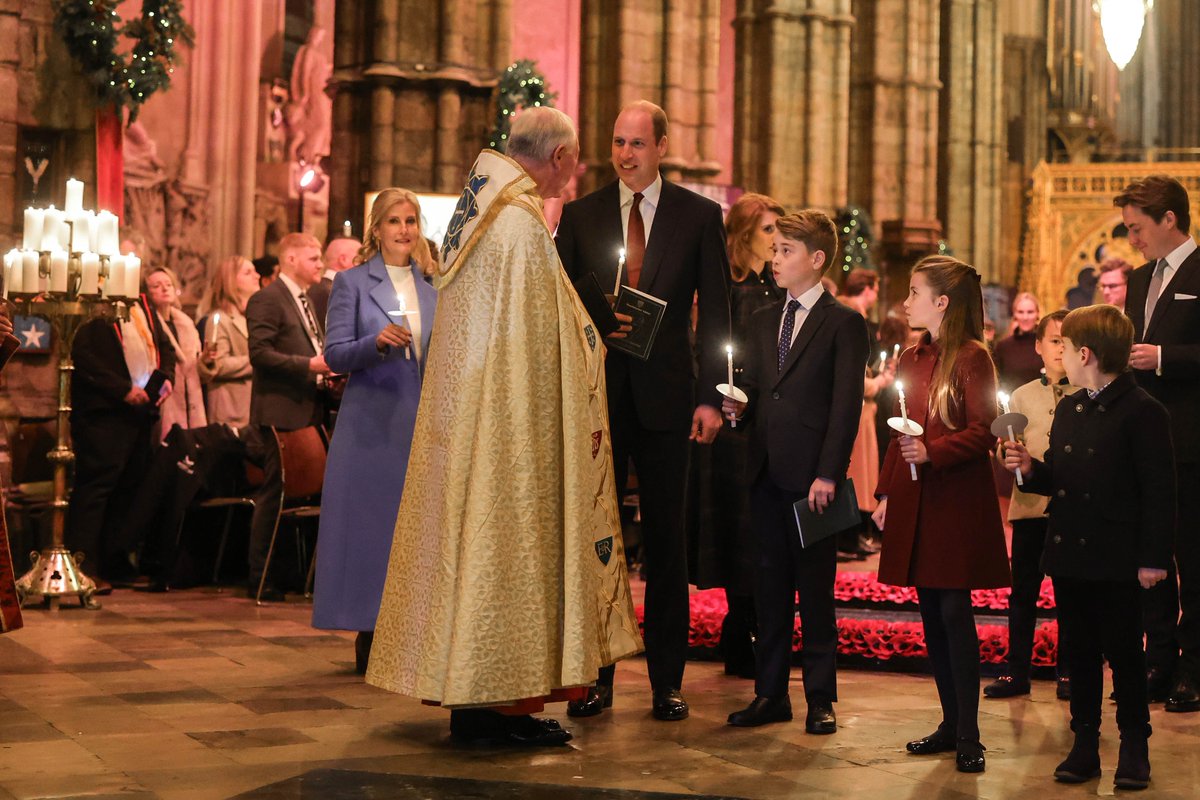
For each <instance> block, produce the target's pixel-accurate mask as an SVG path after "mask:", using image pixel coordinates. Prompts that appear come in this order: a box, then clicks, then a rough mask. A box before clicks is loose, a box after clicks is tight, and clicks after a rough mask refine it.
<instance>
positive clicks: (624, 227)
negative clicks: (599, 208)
mask: <svg viewBox="0 0 1200 800" xmlns="http://www.w3.org/2000/svg"><path fill="white" fill-rule="evenodd" d="M662 183H663V181H662V175H661V174H660V175H659V176H658V177H656V178H655V179H654V183H652V184H650V185H649V186H647V187H646V188H645V189H643V190H642V203H641V205H640V206H639V208H640V209H641V211H642V223H643V224H644V227H645V228H646V242H648V241H650V228H651V227H652V226H653V225H654V212H655V211H657V210H658V199H659V197H660V196H661V195H662ZM617 189H618V191H619V192H620V193H621V241H622V242H625V249H626V250H628V249H629V209H631V208H632V207H633V189H630V188H629V187H628V186H626V185H625V183H624V182H623V181H617ZM642 244H643V245H644V244H645V242H643V243H642Z"/></svg>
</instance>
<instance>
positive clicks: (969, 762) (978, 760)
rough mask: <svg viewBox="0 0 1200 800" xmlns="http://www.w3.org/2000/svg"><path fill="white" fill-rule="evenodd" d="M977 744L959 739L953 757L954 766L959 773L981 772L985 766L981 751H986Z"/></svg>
mask: <svg viewBox="0 0 1200 800" xmlns="http://www.w3.org/2000/svg"><path fill="white" fill-rule="evenodd" d="M986 749H987V748H985V747H984V746H983V745H981V744H980V743H979V742H972V741H968V740H966V739H960V740H959V741H958V745H957V747H956V750H957V751H958V752H957V755H955V756H954V766H955V767H957V768H958V771H959V772H983V768H984V766H985V764H984V760H983V751H984V750H986Z"/></svg>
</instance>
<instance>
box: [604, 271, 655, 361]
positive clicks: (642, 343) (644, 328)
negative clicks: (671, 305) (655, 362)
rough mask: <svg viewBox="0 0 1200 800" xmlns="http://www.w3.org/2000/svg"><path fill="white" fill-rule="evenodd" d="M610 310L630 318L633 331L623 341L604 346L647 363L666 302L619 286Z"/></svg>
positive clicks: (627, 287)
mask: <svg viewBox="0 0 1200 800" xmlns="http://www.w3.org/2000/svg"><path fill="white" fill-rule="evenodd" d="M613 311H614V312H616V313H618V314H628V315H629V316H630V317H631V318H632V319H633V323H632V325H633V330H631V331H630V332H629V334H628V335H627V336H626V337H625V338H624V339H609V340H607V341H606V342H605V344H607V346H608V347H609V348H610V349H612V350H620V351H621V352H623V353H628V354H629V355H631V356H635V357H637V358H640V359H642V360H643V361H646V360H648V359H649V358H650V351H651V349H653V347H654V337H655V336H657V335H658V326H659V325H660V324H661V323H662V319H663V316H664V315H665V314H666V313H667V303H666V301H665V300H659V299H658V298H657V297H655V296H654V295H649V294H646V293H645V292H639V291H638V290H637V289H634V288H633V287H632V286H622V287H621V290H620V291H619V292H617V302H616V303H615V304H614V306H613Z"/></svg>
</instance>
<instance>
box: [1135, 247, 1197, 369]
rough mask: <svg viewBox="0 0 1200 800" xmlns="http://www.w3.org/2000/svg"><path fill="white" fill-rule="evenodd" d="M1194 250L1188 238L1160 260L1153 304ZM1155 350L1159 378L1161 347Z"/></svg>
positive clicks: (1147, 324) (1156, 265)
mask: <svg viewBox="0 0 1200 800" xmlns="http://www.w3.org/2000/svg"><path fill="white" fill-rule="evenodd" d="M1195 250H1196V240H1195V239H1193V238H1192V237H1190V236H1189V237H1188V238H1187V241H1186V242H1184V243H1183V244H1181V245H1179V247H1176V248H1175V249H1174V250H1172V251H1171V252H1169V253H1167V257H1166V258H1164V259H1162V260H1163V261H1165V262H1166V265H1165V266H1164V267H1163V278H1162V286H1161V287H1160V288H1159V292H1158V297H1156V298H1155V299H1154V300H1155V303H1157V302H1158V301H1160V300H1162V298H1163V295H1165V294H1166V293H1167V289H1168V288H1169V287H1170V285H1171V278H1174V277H1175V273H1176V272H1178V271H1179V268H1180V267H1181V266H1183V262H1184V261H1186V260H1187V258H1188V256H1190V255H1191V254H1192V253H1193V252H1195ZM1154 268H1155V269H1158V263H1157V262H1155V264H1154ZM1142 327H1143V330H1145V329H1146V328H1149V327H1150V320H1146V321H1145V322H1143V323H1142ZM1143 335H1144V334H1143ZM1155 349H1156V350H1157V351H1158V353H1157V355H1158V366H1157V367H1156V368H1155V370H1154V372H1155V373H1156V374H1157V375H1159V376H1161V375H1162V345H1158V346H1157V347H1156V348H1155Z"/></svg>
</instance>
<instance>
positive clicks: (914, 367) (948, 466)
mask: <svg viewBox="0 0 1200 800" xmlns="http://www.w3.org/2000/svg"><path fill="white" fill-rule="evenodd" d="M904 310H905V312H906V313H907V315H908V323H909V325H911V326H912V327H913V328H924V329H925V331H926V332H925V334H924V335H923V336H922V337H921V340H920V342H919V343H918V344H917V345H916V346H915V347H911V348H909V349H908V350H906V351H904V353H903V354H902V355H901V356H900V363H899V367H898V374H897V378H898V380H897V382H896V386H897V387H900V386H901V385H902V386H903V389H904V395H905V399H906V400H907V412H908V417H909V419H912V420H913V421H915V422H917V423H919V424H920V425H921V426H922V427H923V428H924V429H925V433H924V434H923V435H922V436H918V437H913V436H898V435H896V434H893V438H892V441H891V444H890V445H889V447H888V451H887V455H886V456H885V458H884V463H883V468H882V470H881V473H880V477H879V495H880V499H881V502H880V504H879V508H878V509H877V510H876V512H875V514H874V519H875V522H876V524H878V525H879V527H880V529H881V530H882V529H884V526H885V524H886V531H887V535H886V536H885V537H884V545H883V552H882V555H881V556H880V562H879V580H881V581H883V582H884V583H890V584H894V585H897V586H915V587H917V596H918V599H919V601H920V607H921V621H922V623H923V625H924V627H925V645H926V647H927V649H928V651H929V660H930V662H931V663H932V665H933V677H934V681H935V682H936V683H937V690H938V699H939V700H940V701H941V704H942V724H941V725H939V726H938V729H937V730H936V731H934V732H933V733H932V734H930V735H929V736H926V737H925V738H923V739H918V740H916V741H913V742H909V743H908V751H909V752H910V753H915V754H917V755H926V754H931V753H941V752H948V751H951V750H955V751H957V765H958V769H959V771H961V772H982V771H983V768H984V759H983V750H984V748H983V745H981V744H980V743H979V637H978V635H977V633H976V631H975V616H974V612H973V611H972V609H971V590H972V589H982V588H999V587H1001V586H1008V585H1009V573H1008V553H1007V550H1006V548H1005V544H1004V529H1003V527H1002V523H1001V520H1000V506H999V503H998V502H997V499H996V484H995V481H994V479H993V478H992V467H991V463H990V461H989V458H990V454H991V449H992V447H993V446H994V445H995V442H996V439H995V437H993V436H992V434H991V432H990V430H989V429H990V427H991V423H992V420H993V419H994V418H995V417H996V369H995V367H994V366H993V365H992V359H991V356H990V355H988V350H987V346H986V345H985V344H984V341H983V295H982V293H981V291H980V288H979V273H978V272H976V271H975V270H974V269H973V268H972V267H969V266H967V265H966V264H964V263H962V262H961V261H958V260H956V259H953V258H950V257H948V256H929V257H927V258H925V259H922V260H921V262H920V263H918V264H917V266H916V267H914V268H913V273H912V278H911V279H910V281H909V292H908V299H906V300H905V301H904ZM896 411H897V415H899V413H900V409H899V406H897V409H896ZM910 464H912V465H915V466H916V474H917V479H916V480H915V481H914V480H913V479H912V476H911V472H910V469H911V468H910V466H909V465H910Z"/></svg>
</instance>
